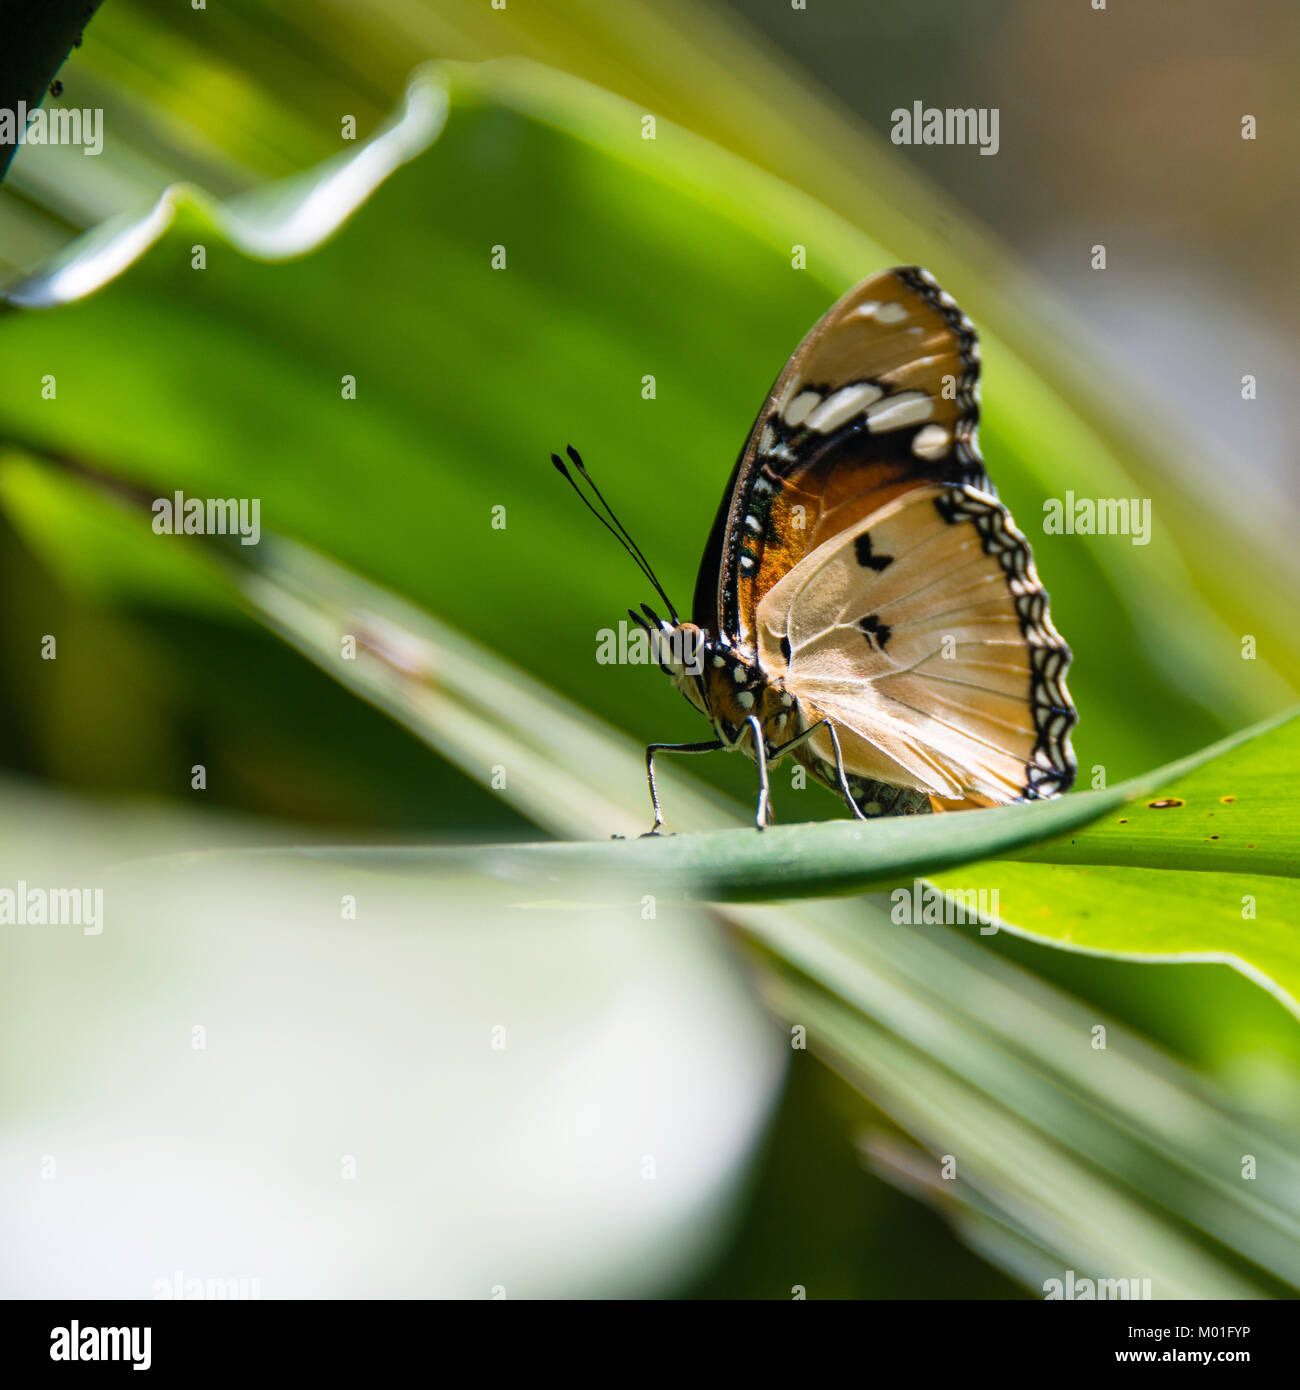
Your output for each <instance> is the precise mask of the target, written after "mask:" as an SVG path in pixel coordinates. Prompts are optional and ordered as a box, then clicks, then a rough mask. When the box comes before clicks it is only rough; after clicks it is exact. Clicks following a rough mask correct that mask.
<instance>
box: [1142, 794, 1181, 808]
mask: <svg viewBox="0 0 1300 1390" xmlns="http://www.w3.org/2000/svg"><path fill="white" fill-rule="evenodd" d="M1184 804H1185V803H1184V802H1183V801H1181V800H1179V798H1178V797H1176V796H1165V797H1162V798H1161V799H1160V800H1159V801H1148V802H1147V810H1149V811H1167V810H1168V809H1169V808H1170V807H1171V806H1182V805H1184Z"/></svg>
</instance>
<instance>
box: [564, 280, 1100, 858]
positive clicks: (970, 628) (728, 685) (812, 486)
mask: <svg viewBox="0 0 1300 1390" xmlns="http://www.w3.org/2000/svg"><path fill="white" fill-rule="evenodd" d="M979 364H980V352H979V342H978V339H977V337H976V333H975V327H974V325H973V324H972V323H971V321H970V319H969V318H967V317H966V315H965V314H963V313H962V312H961V310H960V309H959V308H958V307H957V305H956V303H955V302H954V300H953V298H952V296H951V295H949V294H947V293H946V292H945V291H944V290H942V289H940V288H939V285H938V283H937V282H936V281H935V279H934V277H933V276H932V275H931V274H930V273H929V272H928V271H926V270H923V269H921V268H920V267H916V266H911V267H905V268H898V269H894V270H887V271H883V272H881V273H879V274H876V275H872V276H870V277H868V278H867V279H865V280H863V281H862V282H861V283H860V284H858V285H856V286H855V287H854V288H853V289H851V290H850V291H849V292H848V293H847V294H845V295H844V297H843V298H842V299H840V300H839V302H838V303H836V304H835V305H833V306H832V307H831V308H830V309H829V310H828V311H827V313H826V314H825V315H824V316H823V317H822V318H821V319H820V320H819V321H818V322H817V323H816V324H815V325H814V327H813V328H812V330H811V331H810V332H809V333H808V334H807V336H806V337H805V338H804V340H803V341H802V342H801V343H800V344H799V346H798V348H796V350H795V352H794V354H793V356H792V357H791V358H790V360H789V361H788V362H787V363H786V365H785V368H784V369H783V370H782V372H781V374H780V375H779V376H778V377H777V379H776V382H775V384H774V385H773V387H772V389H771V391H770V392H769V393H768V396H767V399H766V400H765V401H764V403H763V407H762V409H761V410H760V411H759V413H758V418H757V420H756V421H755V422H754V426H753V428H752V429H751V431H750V433H749V438H748V439H747V441H746V443H745V447H744V449H743V450H742V451H741V454H740V458H739V460H738V461H737V463H736V466H735V468H734V470H733V471H732V474H731V479H730V481H729V482H728V484H727V487H726V491H725V492H724V493H723V496H722V502H721V505H720V506H719V508H718V513H717V517H716V519H715V521H714V523H713V529H712V531H711V533H710V535H709V539H708V543H707V545H706V546H705V549H704V557H703V559H702V561H701V563H700V569H699V577H698V579H697V581H696V586H695V597H694V604H693V611H692V620H691V621H690V622H683V621H682V620H681V619H680V618H679V617H678V614H677V611H676V609H675V608H674V607H673V604H672V602H671V600H670V599H669V598H668V595H667V594H666V593H665V592H664V590H663V587H662V586H661V585H660V583H659V581H658V580H657V579H656V578H655V575H654V571H653V570H652V569H651V568H650V565H649V563H648V562H647V561H646V558H645V556H644V555H643V554H642V552H641V550H640V549H639V548H638V547H637V545H636V544H635V542H634V541H633V540H632V538H631V536H630V535H629V534H628V532H627V530H626V528H624V527H623V525H622V523H621V522H620V521H619V520H618V518H617V516H615V515H614V512H613V510H612V509H611V508H610V506H609V504H608V503H607V502H606V501H605V498H604V496H603V495H602V494H601V493H600V491H599V489H598V488H597V487H596V485H595V484H594V483H593V482H592V480H591V477H590V475H589V473H588V472H587V470H586V468H585V466H584V465H583V462H582V459H581V457H580V456H579V454H578V453H577V451H576V450H575V449H573V448H572V447H570V448H569V449H568V450H567V453H568V459H569V464H571V465H572V468H573V472H570V469H569V466H568V465H566V463H565V462H564V460H562V459H561V458H560V457H559V456H558V455H555V454H552V455H551V459H552V462H553V463H554V464H555V466H556V468H557V469H559V471H560V472H561V474H563V476H564V477H565V478H566V479H567V481H568V482H569V483H570V485H571V486H572V487H573V488H574V490H575V491H576V492H577V493H578V496H579V497H580V498H581V499H582V500H583V502H584V503H585V504H586V505H587V507H588V508H589V510H591V511H592V512H593V513H594V514H595V515H596V516H597V518H598V519H599V520H600V521H601V522H602V523H603V524H604V525H605V526H606V527H607V528H608V529H609V530H610V531H612V532H613V533H614V535H615V536H616V537H617V538H618V540H619V541H620V543H621V544H622V545H623V546H624V547H625V548H626V549H627V550H628V553H629V554H630V555H631V556H632V558H633V559H634V560H635V561H636V563H637V564H638V566H639V567H640V568H641V571H642V573H643V574H644V575H645V577H646V578H647V579H648V581H649V582H650V584H651V585H652V587H653V588H654V590H655V592H656V593H657V594H658V596H659V598H660V599H662V601H663V602H664V604H666V605H667V610H668V615H669V616H668V617H667V618H660V617H659V616H658V615H657V614H656V613H655V612H654V610H653V609H652V608H650V606H649V605H648V604H642V605H641V612H640V613H637V612H635V611H634V610H632V609H629V610H628V613H629V616H630V617H631V618H632V619H633V621H634V622H636V623H637V624H638V625H639V626H640V627H641V628H643V629H644V630H645V631H646V632H647V633H649V634H650V635H651V637H652V639H654V642H653V650H654V651H655V653H656V656H657V659H658V661H659V664H660V666H661V667H662V668H663V670H664V671H665V672H666V673H667V674H668V675H669V676H670V677H671V679H672V681H673V683H674V684H675V685H676V686H677V688H678V689H679V690H680V691H681V692H682V694H683V695H685V696H686V698H687V699H688V700H689V701H690V702H691V704H693V705H694V706H695V707H696V708H697V709H698V710H700V711H701V712H702V713H703V714H704V715H705V716H706V717H707V718H708V719H709V721H710V722H711V723H712V725H713V730H714V733H715V735H716V737H715V738H713V739H709V740H707V741H703V742H697V743H684V744H668V743H654V744H651V745H650V746H649V747H648V748H647V750H646V773H647V777H648V780H649V784H650V800H651V804H652V806H653V809H654V825H653V827H652V829H651V831H650V832H649V833H651V834H655V833H658V832H659V830H660V828H661V827H662V825H663V823H664V822H663V815H662V811H661V808H660V802H659V795H658V790H657V788H656V785H655V755H656V754H659V753H670V752H671V753H707V752H715V751H718V750H723V749H725V750H729V751H737V750H739V751H741V752H743V753H745V754H746V755H747V756H748V757H750V758H751V759H753V760H754V762H755V763H756V764H757V766H758V773H759V796H758V805H757V809H756V813H755V820H756V823H757V825H758V827H759V829H760V830H761V829H763V828H764V827H765V826H766V825H768V824H769V823H770V820H771V790H770V777H769V771H768V769H769V767H770V766H771V765H772V764H773V763H775V762H777V761H778V760H779V759H781V758H783V757H785V756H786V755H790V756H793V757H794V758H796V759H798V761H799V762H800V763H802V764H803V766H804V767H805V768H806V769H807V770H808V773H809V774H810V775H811V776H812V777H813V778H814V779H815V780H816V781H818V782H820V783H822V784H823V785H824V786H826V787H828V788H829V789H830V790H832V791H834V792H837V793H839V794H840V795H841V796H842V797H843V798H844V800H845V802H846V803H847V805H848V806H849V808H850V810H851V811H852V812H853V814H854V815H855V816H856V817H858V818H859V819H869V818H871V817H874V816H882V815H913V814H917V813H925V812H932V811H944V810H962V809H967V808H971V807H979V806H999V805H1005V804H1007V803H1009V802H1018V801H1035V800H1039V799H1042V798H1046V797H1053V796H1057V795H1059V794H1060V793H1062V792H1065V791H1068V790H1069V788H1070V786H1071V784H1072V783H1073V781H1074V776H1075V770H1076V767H1075V760H1074V755H1073V753H1072V751H1071V748H1070V733H1071V730H1072V729H1073V727H1074V724H1075V721H1076V719H1077V715H1076V712H1075V708H1074V705H1073V703H1072V702H1071V699H1070V695H1069V692H1068V691H1067V689H1066V685H1065V676H1066V671H1067V668H1068V667H1069V664H1070V649H1069V647H1068V646H1067V645H1066V644H1065V642H1064V641H1063V640H1062V638H1061V635H1060V634H1059V633H1058V632H1057V630H1056V629H1055V627H1053V626H1052V621H1051V617H1050V616H1049V613H1048V599H1047V593H1046V591H1045V590H1044V588H1043V586H1042V584H1041V583H1040V582H1039V578H1038V574H1037V572H1036V571H1035V569H1034V561H1033V556H1032V554H1031V552H1030V547H1029V542H1028V541H1027V540H1026V539H1025V537H1024V535H1023V534H1022V533H1021V532H1020V531H1019V530H1017V529H1016V526H1015V523H1014V522H1013V521H1012V519H1011V514H1010V513H1009V512H1008V511H1007V509H1006V507H1005V506H1004V505H1003V504H1002V503H1001V502H1000V501H998V497H997V493H996V492H995V490H994V488H993V485H992V483H991V482H990V481H989V478H988V476H987V474H986V473H985V471H984V462H983V460H982V458H981V457H980V451H979V442H978V438H977V428H978V422H979V404H980V397H979ZM575 473H576V475H577V476H576V477H575V476H574V475H575ZM578 478H581V479H582V482H583V484H585V486H586V488H587V489H588V490H589V491H590V492H591V494H592V496H594V498H595V503H594V504H593V502H592V501H591V500H590V499H589V497H588V496H587V494H586V492H584V490H583V487H581V486H580V485H579V482H578ZM598 507H599V510H598Z"/></svg>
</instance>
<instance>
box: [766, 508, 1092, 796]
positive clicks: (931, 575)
mask: <svg viewBox="0 0 1300 1390" xmlns="http://www.w3.org/2000/svg"><path fill="white" fill-rule="evenodd" d="M757 618H758V630H757V641H758V657H759V663H760V665H761V667H762V669H763V670H764V672H765V673H767V674H768V676H769V678H771V677H779V678H780V679H781V680H782V681H783V682H784V685H785V689H786V690H788V691H789V692H790V693H791V694H792V695H794V696H795V698H796V699H797V700H798V701H799V703H800V706H801V709H802V710H803V712H804V715H805V718H806V719H807V721H808V722H809V723H812V722H814V721H816V720H818V719H821V718H824V717H829V718H830V719H832V720H833V721H834V722H835V725H836V728H837V731H838V735H839V741H840V747H841V750H842V752H843V756H844V763H845V767H846V768H847V769H848V771H849V772H850V773H851V774H853V775H854V776H856V777H860V778H863V779H866V780H868V781H871V782H874V783H877V784H880V786H882V787H893V788H899V787H901V788H908V789H912V790H914V791H916V792H920V793H923V794H924V795H925V796H927V797H931V798H933V799H934V800H935V801H936V802H938V803H939V804H941V805H945V804H946V805H950V806H954V805H966V804H970V805H986V806H987V805H999V804H1002V803H1005V802H1010V801H1022V800H1033V799H1037V798H1040V797H1045V796H1053V795H1056V794H1057V793H1058V792H1061V791H1064V790H1065V789H1066V788H1067V787H1068V786H1069V785H1070V782H1071V781H1072V780H1073V776H1074V759H1073V755H1072V753H1071V751H1070V741H1069V740H1070V730H1071V728H1072V727H1073V725H1074V720H1075V713H1074V707H1073V705H1072V704H1071V702H1070V697H1069V694H1068V692H1067V690H1066V688H1065V679H1064V677H1065V670H1066V667H1067V665H1068V663H1069V649H1068V648H1067V647H1066V645H1065V643H1064V642H1063V641H1062V640H1061V637H1060V634H1059V633H1058V632H1057V631H1056V629H1055V628H1054V627H1053V626H1052V623H1051V619H1050V617H1049V615H1048V611H1047V595H1046V594H1045V593H1044V591H1043V588H1042V585H1041V584H1040V583H1039V581H1038V576H1037V574H1036V573H1035V570H1034V565H1033V559H1032V557H1031V555H1030V553H1029V545H1028V542H1027V541H1026V540H1025V538H1024V536H1022V535H1021V534H1020V532H1019V531H1018V530H1017V529H1016V528H1015V525H1014V524H1013V523H1012V521H1011V518H1010V516H1009V515H1008V513H1007V510H1006V508H1005V507H1004V506H1002V504H1001V503H1000V502H999V501H998V500H997V499H996V498H995V497H992V496H991V495H990V494H988V493H986V492H983V491H981V490H980V489H977V488H973V487H970V486H969V485H966V484H954V485H952V486H940V485H926V486H923V487H917V488H912V489H910V490H908V491H907V492H905V493H903V494H901V495H899V496H897V497H895V498H894V499H892V500H891V501H889V502H887V503H886V504H885V505H884V506H882V507H880V508H879V509H878V510H877V511H875V512H874V513H872V514H871V515H870V516H868V517H867V518H865V519H864V520H863V521H861V522H859V523H857V524H855V525H854V526H852V527H850V528H849V529H848V530H847V531H845V532H843V533H841V534H840V535H838V536H834V537H831V538H830V539H828V540H826V541H824V542H823V543H822V544H821V545H820V546H818V547H817V549H816V550H814V551H813V552H812V553H811V554H809V555H807V556H805V557H804V559H803V560H801V561H800V562H799V564H798V565H796V566H795V568H794V569H792V570H790V571H789V572H788V573H787V574H786V575H785V576H784V577H783V578H782V579H781V580H779V581H778V582H777V583H776V584H775V585H774V586H773V587H772V588H771V589H770V590H769V591H768V592H767V593H766V594H765V595H764V597H763V599H762V600H761V601H760V603H759V606H758V614H757ZM810 744H811V750H810V751H811V753H812V754H813V761H820V762H821V763H824V764H829V763H831V762H832V760H833V757H834V752H833V748H832V745H831V741H830V736H829V734H827V733H826V732H825V730H824V729H823V730H821V731H819V732H818V733H816V734H814V735H813V737H812V739H811V740H810ZM810 765H813V763H812V762H810ZM823 780H826V779H825V777H824V769H823ZM873 795H875V793H873Z"/></svg>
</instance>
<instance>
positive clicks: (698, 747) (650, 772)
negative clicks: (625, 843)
mask: <svg viewBox="0 0 1300 1390" xmlns="http://www.w3.org/2000/svg"><path fill="white" fill-rule="evenodd" d="M721 747H722V740H721V739H720V738H712V739H710V740H709V741H708V742H707V743H652V744H650V746H649V747H648V748H647V749H646V750H645V774H646V780H647V781H648V782H649V783H650V804H651V806H653V807H654V811H655V823H654V824H653V825H652V826H651V827H650V829H649V830H647V831H646V833H645V834H646V835H657V834H658V833H659V827H660V826H661V825H663V823H664V817H663V812H662V811H661V810H660V809H659V791H658V788H656V786H655V754H656V753H716V752H717V751H718V750H719V749H720V748H721ZM641 838H642V839H643V840H644V839H645V835H643V836H642V837H641Z"/></svg>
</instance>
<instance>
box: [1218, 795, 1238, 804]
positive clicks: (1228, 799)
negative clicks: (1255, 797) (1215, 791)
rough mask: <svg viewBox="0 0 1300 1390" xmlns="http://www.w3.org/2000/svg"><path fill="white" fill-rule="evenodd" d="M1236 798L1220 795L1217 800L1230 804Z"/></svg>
mask: <svg viewBox="0 0 1300 1390" xmlns="http://www.w3.org/2000/svg"><path fill="white" fill-rule="evenodd" d="M1236 799H1237V798H1236V797H1235V796H1221V797H1220V798H1219V800H1220V801H1221V802H1223V804H1224V805H1225V806H1231V805H1232V803H1233V802H1234V801H1236Z"/></svg>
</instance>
